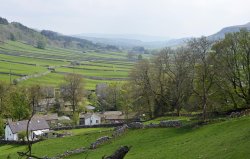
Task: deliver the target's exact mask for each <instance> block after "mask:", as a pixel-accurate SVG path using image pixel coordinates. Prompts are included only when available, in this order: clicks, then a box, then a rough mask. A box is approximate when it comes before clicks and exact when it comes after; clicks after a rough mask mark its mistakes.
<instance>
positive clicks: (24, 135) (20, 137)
mask: <svg viewBox="0 0 250 159" xmlns="http://www.w3.org/2000/svg"><path fill="white" fill-rule="evenodd" d="M25 138H26V131H21V132H19V133H18V140H22V141H24V140H25Z"/></svg>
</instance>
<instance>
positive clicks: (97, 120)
mask: <svg viewBox="0 0 250 159" xmlns="http://www.w3.org/2000/svg"><path fill="white" fill-rule="evenodd" d="M98 124H101V117H99V116H98V115H95V114H92V115H91V117H90V118H87V119H85V125H98Z"/></svg>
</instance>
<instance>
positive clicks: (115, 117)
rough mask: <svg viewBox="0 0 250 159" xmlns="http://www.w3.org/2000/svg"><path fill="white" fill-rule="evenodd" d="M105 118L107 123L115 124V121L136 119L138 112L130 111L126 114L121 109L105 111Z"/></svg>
mask: <svg viewBox="0 0 250 159" xmlns="http://www.w3.org/2000/svg"><path fill="white" fill-rule="evenodd" d="M102 115H103V118H104V120H105V123H109V124H114V123H124V122H125V121H127V120H130V121H131V120H135V117H136V114H135V113H129V114H128V115H125V114H124V113H122V112H121V111H106V112H103V114H102Z"/></svg>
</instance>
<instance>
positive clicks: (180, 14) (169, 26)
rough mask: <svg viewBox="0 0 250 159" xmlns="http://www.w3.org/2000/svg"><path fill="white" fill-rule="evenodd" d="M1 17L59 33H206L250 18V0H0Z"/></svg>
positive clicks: (163, 34)
mask: <svg viewBox="0 0 250 159" xmlns="http://www.w3.org/2000/svg"><path fill="white" fill-rule="evenodd" d="M0 4H1V5H0V16H2V17H5V18H7V19H8V20H9V21H18V22H21V23H23V24H25V25H27V26H29V27H32V28H36V29H48V30H53V31H57V32H60V33H63V34H67V35H70V34H79V33H106V34H145V35H155V36H164V37H171V38H180V37H189V36H201V35H210V34H212V33H215V32H217V31H218V30H220V29H221V28H222V27H225V26H231V25H237V24H245V23H247V22H250V9H249V6H250V1H249V0H0Z"/></svg>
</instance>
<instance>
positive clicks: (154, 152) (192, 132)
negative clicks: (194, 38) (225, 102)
mask: <svg viewBox="0 0 250 159" xmlns="http://www.w3.org/2000/svg"><path fill="white" fill-rule="evenodd" d="M183 120H187V119H186V118H183ZM156 121H157V120H156ZM154 122H155V121H154ZM249 123H250V117H249V116H248V117H242V118H238V119H230V120H227V121H224V122H220V123H215V124H209V125H205V126H202V127H199V128H151V129H141V130H129V131H127V132H126V133H125V134H124V135H123V136H121V137H118V138H116V139H113V140H112V141H111V142H110V143H107V144H104V145H102V146H101V147H100V148H97V149H96V150H93V151H89V152H88V158H90V159H100V158H101V157H102V156H103V155H110V154H112V153H113V152H114V151H115V150H116V149H117V148H118V147H120V146H121V145H129V146H132V148H131V150H130V151H129V153H128V154H127V155H126V157H125V158H126V159H130V158H131V159H140V158H144V159H166V158H171V159H172V158H178V159H182V158H183V159H187V158H213V159H214V158H218V159H223V158H225V159H226V158H227V159H228V158H232V159H247V158H249V155H250V151H249V148H250V125H249ZM73 131H75V130H73ZM81 131H83V132H81ZM84 131H88V130H84V129H80V130H77V131H75V133H76V135H75V136H72V137H66V138H61V139H50V140H47V141H42V142H40V143H37V144H34V146H33V150H34V153H35V154H38V155H48V156H53V155H56V154H58V153H61V152H64V151H65V150H67V149H74V148H79V147H83V146H84V147H87V146H89V143H91V142H92V141H94V140H95V139H96V138H97V137H99V136H103V135H108V134H110V133H109V132H101V133H100V132H98V133H90V134H88V135H87V134H86V133H84ZM45 148H46V150H45ZM23 149H24V147H23V146H15V145H2V146H0V151H1V154H0V158H5V157H6V156H7V155H8V154H11V156H13V157H14V156H15V152H16V151H20V150H23ZM48 150H49V151H48ZM86 155H87V154H78V155H74V156H70V157H69V158H71V159H80V158H85V157H86Z"/></svg>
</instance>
